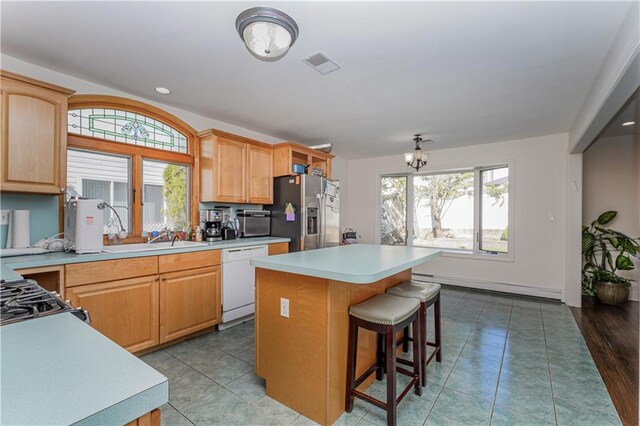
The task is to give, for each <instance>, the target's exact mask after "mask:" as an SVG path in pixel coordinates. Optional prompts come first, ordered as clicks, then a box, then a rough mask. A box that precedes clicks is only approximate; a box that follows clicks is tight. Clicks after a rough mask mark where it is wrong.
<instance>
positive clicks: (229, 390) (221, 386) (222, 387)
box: [160, 336, 299, 425]
mask: <svg viewBox="0 0 640 426" xmlns="http://www.w3.org/2000/svg"><path fill="white" fill-rule="evenodd" d="M198 337H200V336H198ZM198 337H196V338H198ZM187 340H189V339H187ZM187 340H185V342H186V341H187ZM181 343H182V342H181ZM214 349H215V348H214ZM249 349H250V348H249ZM216 350H218V351H220V352H222V353H224V354H226V355H229V356H231V357H233V358H235V359H237V360H239V361H242V362H243V363H245V364H247V365H251V364H249V363H248V362H246V361H244V360H242V359H240V358H238V357H236V356H235V355H233V354H231V353H229V352H226V351H224V350H222V349H216ZM246 350H248V349H246ZM160 351H162V352H165V353H166V354H168V355H170V356H171V357H173V358H174V359H176V360H177V361H178V362H180V363H182V364H184V365H186V366H187V367H189V368H190V369H192V370H193V371H195V372H196V373H198V374H201V375H203V376H204V377H206V378H207V379H209V380H211V381H212V382H214V383H215V384H216V385H218V386H219V388H218V389H216V390H214V391H211V392H209V393H206V394H204V395H203V396H201V397H200V398H198V399H196V400H195V401H192V402H191V403H189V404H187V405H185V406H184V407H182V409H178V408H176V407H174V406H173V405H172V404H171V403H170V402H167V403H168V404H169V405H171V407H173V409H174V410H176V411H177V412H178V413H180V414H181V415H182V416H183V417H184V418H186V419H187V420H188V421H189V423H191V424H193V425H195V423H193V422H192V421H191V419H189V417H187V415H186V414H185V413H183V412H182V410H183V409H185V408H188V407H190V406H191V405H193V404H195V403H196V402H198V401H200V400H202V399H203V398H205V397H206V396H208V395H209V394H211V393H213V392H216V391H218V390H219V389H224V390H226V391H228V392H230V393H232V394H233V395H235V396H237V397H238V398H240V399H242V400H243V401H244V402H246V403H248V404H251V405H253V406H255V405H254V404H252V403H251V401H247V400H245V399H244V398H242V397H241V396H240V395H238V394H236V393H234V392H233V391H232V390H231V389H228V388H227V387H226V385H223V384H221V383H218V382H216V381H215V380H213V379H212V378H211V377H209V376H207V375H206V374H204V373H203V372H201V371H199V370H197V369H195V368H194V367H193V366H191V365H189V364H187V363H186V362H184V361H183V360H181V359H180V358H178V357H177V356H175V355H173V354H172V353H170V352H167V351H165V350H164V349H160ZM242 352H244V351H242ZM247 374H251V371H248V372H246V373H244V374H242V375H240V376H238V377H237V378H235V379H233V380H232V381H230V382H229V383H227V385H228V384H231V383H233V382H235V381H236V380H238V379H240V378H241V377H244V376H246V375H247ZM169 385H171V383H169ZM267 417H270V418H271V416H267ZM298 417H299V416H298ZM298 417H296V419H297V418H298ZM272 419H273V420H277V419H275V418H272Z"/></svg>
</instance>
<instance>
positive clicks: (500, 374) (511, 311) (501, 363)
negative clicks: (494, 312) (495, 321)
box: [489, 299, 514, 425]
mask: <svg viewBox="0 0 640 426" xmlns="http://www.w3.org/2000/svg"><path fill="white" fill-rule="evenodd" d="M513 300H514V299H511V306H510V309H509V321H508V322H507V332H506V333H505V335H504V345H503V346H502V357H501V358H500V370H498V381H497V382H496V391H495V392H494V394H493V404H491V415H490V416H489V425H491V423H492V422H493V413H494V412H495V410H496V400H497V399H498V388H499V387H500V379H501V378H502V366H503V365H504V351H505V350H506V347H507V341H508V339H509V329H510V328H511V317H512V315H513Z"/></svg>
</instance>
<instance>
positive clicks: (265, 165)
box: [247, 144, 273, 204]
mask: <svg viewBox="0 0 640 426" xmlns="http://www.w3.org/2000/svg"><path fill="white" fill-rule="evenodd" d="M247 202H248V203H253V204H273V150H272V149H271V147H269V148H264V147H261V146H256V145H249V144H247Z"/></svg>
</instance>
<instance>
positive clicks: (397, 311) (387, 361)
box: [345, 294, 422, 426]
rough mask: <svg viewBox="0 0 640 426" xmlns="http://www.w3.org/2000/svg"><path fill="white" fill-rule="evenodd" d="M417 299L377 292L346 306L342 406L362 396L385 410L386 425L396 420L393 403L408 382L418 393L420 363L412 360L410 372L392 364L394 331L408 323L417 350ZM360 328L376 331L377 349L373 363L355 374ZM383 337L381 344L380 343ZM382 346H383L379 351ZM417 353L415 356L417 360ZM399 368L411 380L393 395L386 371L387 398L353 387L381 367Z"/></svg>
mask: <svg viewBox="0 0 640 426" xmlns="http://www.w3.org/2000/svg"><path fill="white" fill-rule="evenodd" d="M419 309H420V302H419V301H418V300H416V299H410V298H404V297H396V296H390V295H388V294H379V295H377V296H375V297H373V298H371V299H369V300H367V301H366V302H363V303H360V304H357V305H353V306H351V307H349V347H348V357H347V389H346V390H347V392H346V401H345V410H346V411H347V412H349V413H350V412H351V411H352V410H353V401H354V397H358V398H360V399H363V400H365V401H367V402H369V403H370V404H373V405H375V406H376V407H379V408H382V409H383V410H386V411H387V425H391V426H392V425H395V424H396V412H397V406H398V404H399V403H400V401H402V399H403V398H404V397H405V395H406V394H407V393H408V392H409V390H410V389H411V387H412V386H414V387H415V394H416V395H422V387H421V386H420V377H421V373H422V372H421V368H422V363H421V362H419V361H416V362H414V363H412V366H413V372H411V371H409V370H406V369H404V368H402V367H399V366H397V364H396V347H397V343H396V334H397V333H398V332H399V331H401V330H404V329H405V328H407V327H408V326H409V325H412V328H413V351H414V353H417V354H420V353H421V352H420V344H419V342H420V340H419V339H420V330H421V325H420V324H421V322H420V316H419V315H418V311H419ZM360 327H361V328H364V329H367V330H371V331H374V332H376V333H377V334H378V335H377V343H378V350H377V353H376V363H375V364H374V365H373V366H371V367H370V368H369V369H368V370H367V371H365V372H364V373H363V374H362V375H361V376H360V377H358V378H356V359H357V355H358V350H357V349H358V330H359V328H360ZM383 338H384V345H383ZM383 349H386V351H385V352H383ZM420 359H421V358H420V357H419V356H418V357H417V358H416V360H420ZM385 370H386V371H389V372H396V371H397V372H399V373H402V374H405V375H407V376H409V377H412V380H411V382H410V383H409V384H408V385H407V387H406V388H405V389H404V390H403V391H402V393H401V394H400V396H399V397H398V398H397V399H396V375H395V374H394V373H391V374H387V401H386V402H384V401H381V400H379V399H377V398H374V397H372V396H369V395H367V394H365V393H364V392H360V391H358V390H356V388H357V387H358V386H360V384H362V382H364V381H365V380H366V379H367V378H368V377H369V376H371V374H373V373H374V372H375V373H376V378H378V380H380V379H381V378H382V372H383V371H385Z"/></svg>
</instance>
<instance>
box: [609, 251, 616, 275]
mask: <svg viewBox="0 0 640 426" xmlns="http://www.w3.org/2000/svg"><path fill="white" fill-rule="evenodd" d="M607 263H608V264H609V266H610V267H611V270H612V271H613V270H614V269H615V268H614V267H613V257H612V256H611V252H609V251H608V252H607Z"/></svg>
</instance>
